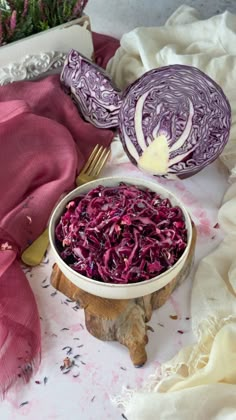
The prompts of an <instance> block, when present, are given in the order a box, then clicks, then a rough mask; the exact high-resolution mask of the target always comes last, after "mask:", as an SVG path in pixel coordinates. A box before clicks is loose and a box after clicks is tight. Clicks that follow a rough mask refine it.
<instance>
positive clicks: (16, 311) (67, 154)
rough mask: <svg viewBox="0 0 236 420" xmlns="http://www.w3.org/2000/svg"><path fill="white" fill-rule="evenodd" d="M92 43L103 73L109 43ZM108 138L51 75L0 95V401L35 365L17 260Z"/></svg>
mask: <svg viewBox="0 0 236 420" xmlns="http://www.w3.org/2000/svg"><path fill="white" fill-rule="evenodd" d="M97 38H99V35H96V34H95V35H94V39H95V41H96V40H97ZM98 41H99V57H100V65H104V62H105V63H106V61H107V59H109V58H110V57H111V54H113V52H114V41H113V39H112V38H110V37H104V36H103V37H102V39H100V38H99V39H98ZM111 45H112V47H111ZM116 45H117V46H118V44H117V43H116ZM103 58H104V62H103ZM113 136H114V132H113V131H112V130H98V129H96V128H95V127H94V126H92V125H91V124H89V123H87V122H85V121H84V120H83V119H82V118H81V116H80V114H79V112H78V110H77V108H76V106H75V104H74V103H73V102H72V100H71V98H70V97H69V96H68V95H67V94H66V93H65V92H64V91H63V89H62V87H61V85H60V75H58V74H56V75H52V76H48V77H45V78H43V79H40V80H37V81H22V82H16V83H12V84H8V85H5V86H2V87H0V148H1V153H0V196H1V205H0V395H2V396H4V394H5V392H6V391H7V389H8V388H9V386H10V385H11V384H13V383H14V382H16V380H19V381H21V380H25V381H28V380H29V378H30V376H31V374H32V371H33V369H34V368H35V369H37V367H38V364H39V361H40V348H41V345H40V343H41V340H40V320H39V314H38V309H37V304H36V301H35V298H34V295H33V293H32V290H31V288H30V286H29V283H28V281H27V279H26V276H25V274H24V272H23V270H22V267H21V264H20V255H21V253H22V251H23V250H24V249H25V248H26V247H27V246H28V245H30V244H31V243H32V242H33V241H34V240H35V239H36V238H37V237H38V236H39V235H40V234H41V233H42V232H43V230H44V229H45V227H46V225H47V222H48V219H49V217H50V214H51V211H52V210H53V207H54V206H55V204H56V203H57V201H58V200H59V199H60V198H61V196H62V195H64V194H65V193H66V192H68V191H69V190H71V189H72V188H73V187H74V185H75V178H76V174H77V173H78V172H79V171H80V169H81V167H82V166H83V164H84V162H85V161H86V159H87V158H88V156H89V154H90V153H91V151H92V149H93V148H94V146H95V145H96V144H102V145H104V146H109V144H110V143H111V141H112V139H113Z"/></svg>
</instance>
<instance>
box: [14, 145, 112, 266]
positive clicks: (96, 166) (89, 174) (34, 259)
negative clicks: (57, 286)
mask: <svg viewBox="0 0 236 420" xmlns="http://www.w3.org/2000/svg"><path fill="white" fill-rule="evenodd" d="M110 152H111V150H110V148H108V147H104V146H99V144H97V145H96V146H95V148H94V149H93V151H92V153H91V155H90V156H89V158H88V160H87V162H86V163H85V165H84V166H83V168H82V170H81V172H80V173H79V175H78V176H77V178H76V185H77V186H79V185H83V184H86V183H87V182H89V181H93V180H94V179H96V178H97V177H98V175H99V173H100V172H101V170H102V168H103V166H104V165H105V163H106V161H107V159H108V157H109V155H110ZM48 245H49V239H48V228H47V229H45V231H44V232H43V233H42V234H41V235H40V236H39V237H38V238H37V239H36V240H35V241H34V242H33V243H32V244H31V245H30V246H29V247H28V248H26V249H25V251H24V252H23V253H22V255H21V260H22V261H23V263H25V264H27V265H30V266H35V265H38V264H40V263H41V261H42V260H43V257H44V254H45V252H46V250H47V247H48Z"/></svg>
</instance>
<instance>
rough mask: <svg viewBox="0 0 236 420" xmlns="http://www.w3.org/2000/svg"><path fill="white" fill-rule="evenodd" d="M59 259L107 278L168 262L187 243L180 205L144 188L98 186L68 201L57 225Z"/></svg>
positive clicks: (144, 276)
mask: <svg viewBox="0 0 236 420" xmlns="http://www.w3.org/2000/svg"><path fill="white" fill-rule="evenodd" d="M55 233H56V238H57V246H58V250H59V253H60V255H61V257H62V259H63V260H64V261H65V262H66V263H67V264H68V265H70V266H71V267H72V268H73V269H74V270H76V271H77V272H79V273H80V274H82V275H84V276H86V277H89V278H92V279H95V280H98V281H103V282H108V283H117V284H118V283H120V284H127V283H137V282H140V281H143V280H148V279H150V278H153V277H155V276H157V275H159V274H161V273H163V272H164V271H166V270H167V269H169V268H170V267H171V266H173V265H174V264H175V263H176V261H178V259H179V258H180V257H181V255H182V254H183V252H184V250H185V248H186V245H187V230H186V226H185V220H184V216H183V213H182V210H181V209H180V208H179V207H173V206H172V205H171V203H170V201H169V200H168V199H166V198H161V197H160V196H159V195H158V194H156V193H155V192H153V191H150V190H148V189H145V190H141V189H139V188H138V187H136V186H133V185H127V184H124V183H120V185H119V186H117V187H103V186H98V187H97V188H95V189H93V190H91V191H90V192H89V193H88V194H86V195H81V196H79V197H77V198H76V199H74V200H73V201H71V202H69V203H68V205H67V208H66V210H65V212H64V214H63V215H62V216H61V218H60V221H59V223H58V224H57V226H56V232H55Z"/></svg>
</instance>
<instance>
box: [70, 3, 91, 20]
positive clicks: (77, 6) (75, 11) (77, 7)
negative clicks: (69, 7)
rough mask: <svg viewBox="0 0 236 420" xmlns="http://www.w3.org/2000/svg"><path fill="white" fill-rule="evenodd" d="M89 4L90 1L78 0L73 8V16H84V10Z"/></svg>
mask: <svg viewBox="0 0 236 420" xmlns="http://www.w3.org/2000/svg"><path fill="white" fill-rule="evenodd" d="M87 3H88V0H78V1H77V2H76V3H75V5H74V8H73V12H72V14H73V16H79V15H81V14H82V11H83V10H84V8H85V6H86V4H87Z"/></svg>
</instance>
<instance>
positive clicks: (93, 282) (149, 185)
mask: <svg viewBox="0 0 236 420" xmlns="http://www.w3.org/2000/svg"><path fill="white" fill-rule="evenodd" d="M108 180H109V181H114V183H115V182H125V183H129V182H130V184H131V185H137V186H138V187H144V188H149V189H152V186H154V187H157V188H158V189H160V194H161V191H163V192H164V193H166V194H169V195H170V196H172V197H173V198H174V200H175V201H176V202H177V203H178V205H179V207H180V208H181V210H182V211H183V214H184V217H185V223H186V226H187V231H188V238H187V245H186V248H185V250H184V252H183V254H182V255H181V257H180V258H179V259H178V261H176V263H175V264H174V265H172V266H171V267H170V268H169V269H168V270H166V271H164V272H163V273H161V274H159V275H158V276H155V277H152V278H150V279H148V280H144V281H140V282H135V283H106V282H101V281H99V280H95V279H92V278H89V277H86V276H84V275H83V274H80V273H78V272H77V271H75V270H73V268H71V267H70V266H69V265H68V264H66V263H65V261H64V260H63V259H62V258H61V256H60V254H59V252H58V251H57V248H56V245H55V232H53V227H54V230H55V225H56V220H55V218H57V219H58V217H60V216H58V215H57V213H58V211H59V209H60V207H62V205H63V206H64V208H65V205H66V204H67V203H68V201H70V199H72V198H75V197H76V195H75V193H76V192H77V191H78V195H79V193H80V191H81V190H82V189H84V187H90V186H91V188H88V191H90V190H91V189H92V188H93V185H94V187H95V185H96V186H97V185H99V184H101V185H102V184H103V182H106V181H108ZM139 184H141V185H139ZM88 191H87V192H88ZM154 192H155V190H154ZM61 214H62V213H61ZM48 230H49V242H50V245H51V248H52V250H53V253H54V254H55V255H56V257H57V259H59V261H60V264H61V265H62V266H63V267H64V269H65V270H66V271H67V270H68V271H69V272H70V273H71V274H72V276H76V277H78V280H79V279H81V280H83V281H86V282H88V283H91V285H96V286H102V287H105V288H114V287H115V288H117V289H118V288H121V289H122V288H123V289H124V288H129V289H131V288H133V287H138V286H141V285H143V286H144V285H147V284H148V285H149V284H151V283H154V282H156V281H158V280H160V279H163V278H164V277H165V276H166V275H167V274H168V275H169V274H170V273H171V272H172V271H175V270H176V268H178V265H180V264H181V263H182V261H183V260H184V259H185V258H186V257H187V255H188V253H189V250H190V247H191V243H192V234H193V229H192V221H191V217H190V215H189V213H188V211H187V209H186V208H185V206H184V204H183V203H182V201H181V200H180V199H179V198H178V197H177V196H176V195H175V194H174V193H172V191H170V190H168V189H167V188H165V187H163V186H162V185H160V184H156V183H155V182H154V181H149V180H145V179H142V178H135V177H132V176H125V177H122V179H121V178H120V177H119V176H109V177H103V178H98V179H95V180H93V181H90V182H87V183H86V184H83V185H81V186H79V187H76V188H74V189H73V190H71V191H70V192H69V193H68V194H66V195H65V196H64V197H63V198H62V199H61V200H60V201H59V202H58V203H57V205H56V207H55V208H54V210H53V212H52V214H51V216H50V219H49V229H48ZM69 280H70V279H69ZM71 281H72V282H73V280H71ZM81 289H83V287H81Z"/></svg>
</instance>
